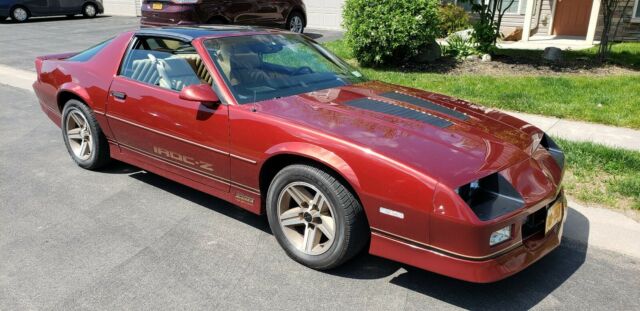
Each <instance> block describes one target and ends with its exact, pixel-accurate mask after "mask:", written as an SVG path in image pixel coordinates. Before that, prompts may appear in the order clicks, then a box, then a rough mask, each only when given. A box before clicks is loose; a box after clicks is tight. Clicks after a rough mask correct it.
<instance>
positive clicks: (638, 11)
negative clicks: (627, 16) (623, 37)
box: [633, 0, 640, 20]
mask: <svg viewBox="0 0 640 311" xmlns="http://www.w3.org/2000/svg"><path fill="white" fill-rule="evenodd" d="M633 18H635V19H639V20H640V1H638V0H636V5H635V6H634V7H633Z"/></svg>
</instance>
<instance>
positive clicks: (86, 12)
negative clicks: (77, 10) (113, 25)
mask: <svg viewBox="0 0 640 311" xmlns="http://www.w3.org/2000/svg"><path fill="white" fill-rule="evenodd" d="M82 15H83V16H84V17H89V18H93V17H96V15H98V9H97V8H96V6H95V4H92V3H88V4H86V5H85V6H84V7H83V8H82Z"/></svg>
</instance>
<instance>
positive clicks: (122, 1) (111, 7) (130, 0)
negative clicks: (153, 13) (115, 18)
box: [102, 0, 140, 16]
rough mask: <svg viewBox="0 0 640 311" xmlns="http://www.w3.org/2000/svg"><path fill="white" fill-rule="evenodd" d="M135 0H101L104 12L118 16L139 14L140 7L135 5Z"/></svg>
mask: <svg viewBox="0 0 640 311" xmlns="http://www.w3.org/2000/svg"><path fill="white" fill-rule="evenodd" d="M136 1H137V0H103V1H102V4H103V5H104V14H106V15H120V16H136V15H140V13H139V12H140V9H139V7H137V6H136Z"/></svg>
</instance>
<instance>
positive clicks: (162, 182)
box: [122, 163, 271, 234]
mask: <svg viewBox="0 0 640 311" xmlns="http://www.w3.org/2000/svg"><path fill="white" fill-rule="evenodd" d="M122 165H127V164H124V163H123V164H122ZM134 168H135V167H134ZM129 177H132V178H135V179H137V180H139V181H142V182H144V183H146V184H149V185H151V186H154V187H156V188H160V189H162V190H164V191H167V192H169V193H171V194H173V195H176V196H179V197H181V198H183V199H185V200H188V201H190V202H192V203H195V204H198V205H200V206H202V207H205V208H207V209H210V210H212V211H214V212H216V213H220V214H222V215H225V216H227V217H230V218H233V219H235V220H238V221H239V222H243V223H244V224H247V225H250V226H251V227H253V228H255V229H258V230H260V231H263V232H266V233H269V234H271V229H270V228H269V224H268V223H267V217H266V216H259V215H256V214H253V213H251V212H249V211H247V210H244V209H242V208H239V207H237V206H234V205H232V204H230V203H228V202H226V201H224V200H221V199H218V198H216V197H214V196H212V195H209V194H206V193H204V192H201V191H198V190H195V189H193V188H190V187H187V186H185V185H182V184H179V183H177V182H174V181H171V180H169V179H166V178H164V177H162V176H159V175H156V174H153V173H148V172H146V171H143V170H139V171H137V172H134V173H132V174H130V175H129Z"/></svg>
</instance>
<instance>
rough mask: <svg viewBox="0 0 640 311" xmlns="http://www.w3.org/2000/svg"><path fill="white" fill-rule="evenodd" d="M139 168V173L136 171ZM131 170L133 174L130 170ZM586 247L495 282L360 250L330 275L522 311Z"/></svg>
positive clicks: (201, 197)
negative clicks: (455, 275) (387, 282)
mask: <svg viewBox="0 0 640 311" xmlns="http://www.w3.org/2000/svg"><path fill="white" fill-rule="evenodd" d="M112 166H113V167H110V170H111V171H108V170H107V171H106V172H108V173H120V172H122V173H124V172H129V173H130V175H129V176H130V177H132V178H135V179H137V180H139V181H141V182H144V183H146V184H149V185H151V186H154V187H157V188H160V189H162V190H165V191H167V192H169V193H171V194H173V195H176V196H179V197H181V198H184V199H185V200H188V201H190V202H193V203H196V204H198V205H200V206H203V207H205V208H208V209H210V210H212V211H214V212H217V213H220V214H223V215H225V216H227V217H230V218H233V219H235V220H238V221H239V222H242V223H244V224H247V225H250V226H251V227H253V228H255V229H257V230H261V231H263V232H266V233H269V234H271V230H270V229H269V225H268V222H267V219H266V217H265V216H258V215H255V214H252V213H250V212H248V211H245V210H243V209H241V208H239V207H236V206H234V205H232V204H230V203H227V202H226V201H223V200H221V199H218V198H215V197H213V196H210V195H208V194H206V193H203V192H200V191H197V190H195V189H192V188H189V187H187V186H184V185H182V184H179V183H176V182H173V181H170V180H168V179H166V178H163V177H161V176H158V175H155V174H153V173H147V172H145V171H143V170H139V169H136V168H135V167H132V166H130V165H127V164H124V163H119V162H118V163H117V164H113V165H112ZM136 170H137V171H136ZM132 171H133V173H131V172H132ZM568 217H569V218H571V223H572V224H574V225H576V226H577V227H579V228H581V231H582V234H583V236H584V237H586V239H585V241H587V240H588V235H589V221H588V219H587V218H586V217H584V216H583V215H582V214H580V213H579V212H577V211H575V210H572V209H570V212H569V215H568ZM586 252H587V245H586V244H584V243H578V242H574V241H573V240H568V239H563V241H562V244H561V246H560V247H558V248H557V249H556V250H554V251H553V252H551V253H550V254H548V255H547V256H546V257H544V258H542V259H541V260H540V261H538V262H537V263H535V264H533V265H532V266H530V267H529V268H527V269H525V270H523V271H521V272H520V273H517V274H516V275H514V276H512V277H509V278H507V279H505V280H502V281H499V282H496V283H491V284H475V283H469V282H465V281H460V280H456V279H452V278H449V277H445V276H441V275H438V274H435V273H431V272H428V271H425V270H421V269H418V268H414V267H411V266H408V265H404V264H401V263H397V262H394V261H390V260H386V259H384V258H380V257H376V256H372V255H369V254H367V253H366V252H362V253H361V254H360V255H358V256H356V257H355V258H354V259H353V260H350V261H349V262H347V263H346V264H345V265H343V266H341V267H338V268H336V269H333V270H330V271H326V272H325V273H329V274H331V275H335V276H339V277H344V278H352V279H362V280H371V279H381V278H386V277H389V276H391V275H394V274H397V273H399V274H398V275H396V276H395V277H393V278H392V279H391V280H390V283H391V284H394V285H397V286H400V287H403V288H405V289H408V290H410V291H412V292H415V293H419V294H422V295H427V296H430V297H432V298H435V299H438V300H441V301H444V302H446V303H449V304H452V305H455V306H458V307H460V308H464V309H474V310H477V309H509V310H521V309H522V310H524V309H530V308H533V307H535V306H536V305H537V304H538V303H539V302H540V301H541V300H543V299H544V298H545V297H547V296H548V295H549V294H551V293H552V292H553V291H554V290H556V289H557V288H558V287H559V286H561V285H562V284H563V283H565V282H566V281H567V280H568V279H569V278H570V277H571V276H572V275H573V274H574V273H575V272H576V271H577V270H578V269H579V268H580V267H581V266H582V265H583V264H584V262H585V260H586Z"/></svg>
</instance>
